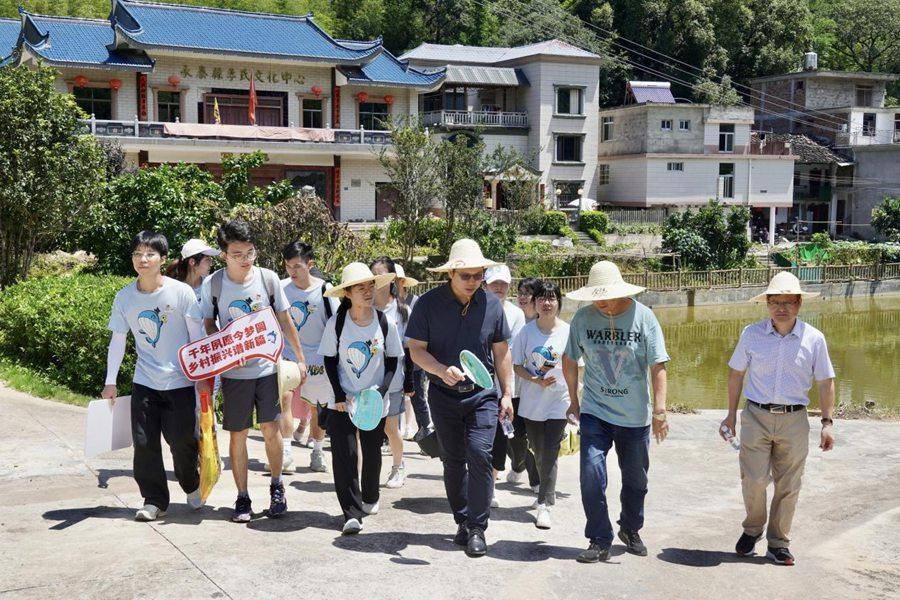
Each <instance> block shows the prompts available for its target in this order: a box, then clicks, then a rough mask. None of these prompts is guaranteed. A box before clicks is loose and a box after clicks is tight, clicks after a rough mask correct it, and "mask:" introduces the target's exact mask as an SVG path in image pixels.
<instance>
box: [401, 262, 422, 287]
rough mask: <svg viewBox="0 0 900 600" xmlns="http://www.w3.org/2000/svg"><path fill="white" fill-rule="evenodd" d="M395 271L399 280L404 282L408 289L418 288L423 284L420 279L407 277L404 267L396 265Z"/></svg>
mask: <svg viewBox="0 0 900 600" xmlns="http://www.w3.org/2000/svg"><path fill="white" fill-rule="evenodd" d="M394 271H395V275H397V279H398V280H403V285H405V286H406V287H408V288H411V287H416V286H417V285H419V284H420V283H422V282H421V281H419V280H418V279H414V278H412V277H407V276H406V271H404V270H403V265H398V264H395V265H394Z"/></svg>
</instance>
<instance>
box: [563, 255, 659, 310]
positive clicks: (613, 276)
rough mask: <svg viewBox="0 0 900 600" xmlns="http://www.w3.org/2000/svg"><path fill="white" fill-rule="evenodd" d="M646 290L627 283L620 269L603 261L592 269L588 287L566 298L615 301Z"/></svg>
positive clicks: (582, 300) (585, 300) (586, 300)
mask: <svg viewBox="0 0 900 600" xmlns="http://www.w3.org/2000/svg"><path fill="white" fill-rule="evenodd" d="M645 289H646V288H642V287H641V286H639V285H632V284H630V283H626V282H625V280H624V279H622V273H620V272H619V267H617V266H616V265H615V263H612V262H610V261H608V260H601V261H600V262H598V263H595V264H594V266H593V267H591V272H590V273H589V274H588V280H587V285H586V286H584V287H583V288H579V289H577V290H575V291H574V292H569V293H568V294H566V298H570V299H572V300H577V301H579V302H596V301H597V300H613V299H615V298H627V297H628V296H634V295H635V294H640V293H641V292H643V291H644V290H645Z"/></svg>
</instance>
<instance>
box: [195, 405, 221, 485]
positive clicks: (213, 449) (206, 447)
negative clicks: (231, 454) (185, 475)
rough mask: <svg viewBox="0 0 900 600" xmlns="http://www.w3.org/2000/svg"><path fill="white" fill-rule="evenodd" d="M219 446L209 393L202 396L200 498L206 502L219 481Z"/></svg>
mask: <svg viewBox="0 0 900 600" xmlns="http://www.w3.org/2000/svg"><path fill="white" fill-rule="evenodd" d="M219 475H221V470H220V468H219V444H218V442H217V441H216V430H215V428H214V423H213V409H212V402H210V399H209V392H203V393H202V394H200V498H201V499H202V500H203V501H204V502H206V499H207V498H209V495H210V493H212V489H213V487H215V485H216V482H217V481H219Z"/></svg>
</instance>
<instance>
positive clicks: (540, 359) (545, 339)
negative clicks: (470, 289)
mask: <svg viewBox="0 0 900 600" xmlns="http://www.w3.org/2000/svg"><path fill="white" fill-rule="evenodd" d="M568 340H569V325H568V324H567V323H563V322H562V321H560V322H558V323H557V325H556V326H555V327H554V328H553V331H552V332H550V333H549V334H548V333H544V332H543V331H541V330H540V328H539V327H538V325H537V321H536V320H535V321H531V322H530V323H528V324H527V325H525V327H523V328H522V331H520V332H519V335H517V336H516V339H515V341H514V342H513V347H512V362H513V364H514V365H521V366H522V367H524V368H525V370H526V371H528V372H529V373H531V374H532V375H537V376H540V377H544V376H545V375H546V374H547V373H548V372H550V371H551V370H554V369H555V370H554V371H553V375H554V376H555V377H556V383H554V384H553V385H551V386H549V387H541V386H540V385H538V384H536V383H532V382H530V381H528V380H523V379H521V378H520V379H519V381H521V382H522V389H521V392H520V394H519V414H520V415H521V416H522V417H524V418H526V419H530V420H532V421H546V420H548V419H565V418H566V409H568V408H569V388H568V386H566V381H565V379H563V376H562V373H561V372H560V368H561V367H562V356H563V353H564V352H565V350H566V343H567V342H568Z"/></svg>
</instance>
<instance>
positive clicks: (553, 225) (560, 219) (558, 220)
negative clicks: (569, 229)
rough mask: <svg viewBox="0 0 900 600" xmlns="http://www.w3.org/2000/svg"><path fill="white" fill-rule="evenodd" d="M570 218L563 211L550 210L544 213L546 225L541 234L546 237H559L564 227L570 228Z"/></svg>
mask: <svg viewBox="0 0 900 600" xmlns="http://www.w3.org/2000/svg"><path fill="white" fill-rule="evenodd" d="M568 224H569V217H568V216H567V215H566V213H564V212H562V211H561V210H548V211H547V212H545V213H544V224H543V226H542V227H541V233H543V234H544V235H559V234H560V231H561V230H562V228H563V227H566V226H568Z"/></svg>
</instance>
